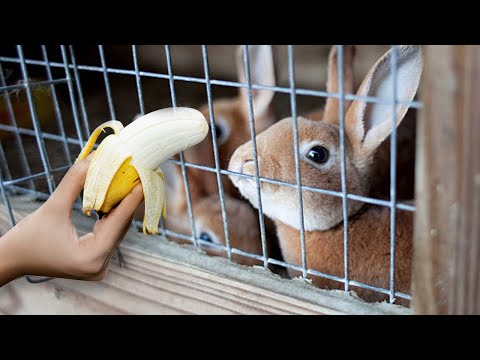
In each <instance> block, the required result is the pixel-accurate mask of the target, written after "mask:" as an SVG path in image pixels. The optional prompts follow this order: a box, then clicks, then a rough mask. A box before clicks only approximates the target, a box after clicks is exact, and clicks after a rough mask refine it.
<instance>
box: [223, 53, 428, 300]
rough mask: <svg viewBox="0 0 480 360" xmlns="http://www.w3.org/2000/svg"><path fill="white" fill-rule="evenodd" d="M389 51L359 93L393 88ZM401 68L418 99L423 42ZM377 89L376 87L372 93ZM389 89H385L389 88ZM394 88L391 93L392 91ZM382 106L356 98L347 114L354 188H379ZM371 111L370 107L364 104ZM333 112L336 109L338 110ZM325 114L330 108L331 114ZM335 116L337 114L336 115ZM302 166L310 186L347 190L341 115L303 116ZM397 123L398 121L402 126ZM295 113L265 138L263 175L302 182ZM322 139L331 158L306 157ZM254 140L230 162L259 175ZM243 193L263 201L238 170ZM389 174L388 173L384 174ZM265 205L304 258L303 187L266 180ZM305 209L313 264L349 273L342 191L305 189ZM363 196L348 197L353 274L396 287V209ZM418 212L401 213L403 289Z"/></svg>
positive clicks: (286, 252) (289, 255)
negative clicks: (392, 242) (392, 238)
mask: <svg viewBox="0 0 480 360" xmlns="http://www.w3.org/2000/svg"><path fill="white" fill-rule="evenodd" d="M390 54H391V52H389V53H387V54H385V55H384V56H383V57H382V58H381V59H380V60H379V61H378V62H377V63H376V64H375V65H374V67H373V68H372V70H371V71H370V72H369V74H368V75H367V77H366V78H365V80H364V82H363V83H362V85H361V86H360V88H359V91H358V95H359V96H366V95H368V96H372V93H373V95H376V93H375V91H383V92H385V91H387V92H388V91H389V89H390V88H389V85H390V81H391V80H390V78H389V77H388V76H386V75H385V74H388V73H387V70H388V69H389V56H390ZM399 61H401V66H402V67H401V68H399V69H400V70H399V73H400V72H401V74H402V76H401V77H399V82H401V81H403V82H404V83H402V86H404V87H403V88H402V93H401V94H399V95H401V96H402V99H403V100H408V99H410V100H412V99H413V97H414V95H415V92H416V90H417V88H418V83H419V80H420V75H421V70H422V67H423V62H422V56H421V48H419V47H415V46H412V47H402V48H401V49H400V51H399ZM371 92H372V93H371ZM381 94H382V95H383V96H385V93H381ZM387 94H388V93H387ZM384 109H385V108H384V107H382V106H378V105H368V106H364V105H362V103H361V101H359V100H355V101H354V102H352V104H351V106H350V107H349V109H348V111H347V113H346V118H345V125H346V126H345V135H346V138H345V155H346V158H345V160H346V172H347V192H348V193H349V194H357V195H369V194H370V193H371V192H374V191H375V190H376V189H375V188H372V186H373V187H375V186H376V184H378V183H379V182H381V179H378V178H377V176H378V171H377V170H378V168H377V166H378V157H376V154H377V151H378V149H379V147H380V146H381V145H382V144H384V143H385V139H386V138H388V136H389V134H390V131H391V119H390V117H391V113H389V112H388V111H387V112H385V111H383V110H384ZM361 110H364V111H361ZM406 110H407V108H406V107H405V106H403V105H402V106H398V107H397V114H396V115H397V121H398V122H400V121H401V120H402V119H403V117H404V116H405V113H406ZM330 114H331V113H330ZM325 116H327V114H326V113H325ZM330 116H331V115H330ZM297 122H298V133H299V139H300V144H299V147H300V164H299V165H300V170H301V177H302V185H307V186H311V187H315V188H321V189H323V190H333V191H337V192H340V191H341V190H342V189H341V157H340V149H339V137H340V135H339V126H338V124H337V123H336V121H334V119H332V118H330V119H326V118H325V119H324V121H313V120H309V119H306V118H302V117H299V118H298V119H297ZM398 122H397V125H398ZM293 145H294V144H293V131H292V120H291V119H290V118H287V119H284V120H282V121H280V122H278V123H276V124H275V125H273V126H272V127H270V128H269V129H267V130H266V131H264V132H263V133H261V134H260V135H259V136H258V137H257V147H258V155H259V171H260V176H263V177H267V178H272V179H277V180H282V181H286V182H289V183H293V184H294V183H295V182H296V177H295V161H294V156H293V151H292V150H293V149H294V146H293ZM316 145H321V146H324V147H325V148H327V149H328V150H329V152H330V157H329V160H328V161H327V162H326V163H325V164H322V165H320V164H316V163H314V162H312V161H311V160H308V159H307V158H306V153H307V152H308V150H309V149H310V148H311V146H316ZM251 159H252V146H251V143H246V144H244V145H242V146H240V147H239V148H238V149H237V151H236V152H235V153H234V155H233V156H232V159H231V161H230V165H229V168H230V169H231V170H232V171H235V172H240V173H244V174H253V166H252V165H253V162H252V161H251ZM231 179H232V181H233V183H234V184H235V186H237V187H238V188H239V190H240V191H241V193H242V195H244V196H245V197H246V198H248V199H249V200H250V202H251V203H252V204H253V205H254V206H256V205H257V204H256V202H257V200H256V196H254V193H255V192H254V190H255V187H254V183H253V182H252V180H249V179H244V178H239V177H235V176H231ZM384 181H385V180H384ZM261 189H262V200H263V205H264V212H265V213H266V214H267V215H268V216H270V217H271V218H273V219H274V220H275V222H276V224H277V234H278V238H279V241H280V246H281V248H282V253H283V256H284V258H285V259H287V261H289V262H290V261H291V262H293V263H295V264H299V261H300V259H301V253H300V245H299V244H300V243H299V236H298V232H299V229H300V225H299V218H298V208H297V206H298V205H297V189H296V188H292V187H286V186H280V185H276V184H268V183H262V185H261ZM302 195H303V210H304V211H303V215H304V227H305V229H306V230H307V233H306V247H307V249H306V250H307V256H308V258H307V260H308V261H307V266H308V267H309V268H312V269H315V270H319V271H322V272H324V273H327V274H331V275H337V276H343V225H342V222H343V211H342V210H343V209H342V198H341V197H338V196H332V195H330V194H322V193H318V192H312V191H307V190H303V191H302ZM362 207H364V205H363V204H362V203H361V202H359V201H351V200H350V201H348V216H349V221H348V225H349V236H350V248H349V255H350V262H349V265H350V266H351V268H352V269H351V274H350V279H353V280H357V281H361V282H365V283H367V284H369V285H374V286H382V287H385V288H388V286H387V285H388V276H389V272H388V268H389V267H388V263H389V221H390V218H389V216H388V215H389V209H388V208H380V207H376V206H367V207H364V209H365V211H363V210H360V209H362ZM412 221H413V215H412V214H410V213H406V212H398V218H397V222H396V224H397V232H396V244H397V248H396V256H397V259H396V260H397V262H396V266H397V267H396V269H397V272H396V282H397V287H396V289H397V291H398V290H400V289H401V290H400V291H403V292H407V293H408V292H409V289H410V277H411V273H410V272H411V269H410V265H411V248H412V244H411V243H412V226H413V225H412ZM316 283H317V284H319V285H320V286H327V287H334V286H336V287H335V288H338V283H337V284H336V285H332V284H331V283H330V282H326V281H324V280H321V279H320V280H316ZM358 293H359V295H360V296H361V297H363V298H364V299H366V300H368V301H376V300H378V299H381V298H382V296H380V297H379V296H376V295H375V294H372V293H370V294H369V292H366V291H363V290H359V291H358Z"/></svg>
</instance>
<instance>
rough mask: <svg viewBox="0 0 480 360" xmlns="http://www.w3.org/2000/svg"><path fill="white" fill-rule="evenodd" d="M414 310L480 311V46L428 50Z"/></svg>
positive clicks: (420, 137) (420, 148) (420, 134)
mask: <svg viewBox="0 0 480 360" xmlns="http://www.w3.org/2000/svg"><path fill="white" fill-rule="evenodd" d="M423 76H424V78H423V86H422V97H423V99H422V100H423V102H424V109H423V110H422V111H421V114H420V121H419V132H418V141H419V142H418V146H417V149H418V153H417V171H416V174H417V179H416V199H417V216H416V224H415V258H414V279H413V301H412V305H413V307H414V309H415V313H417V314H479V313H480V296H479V294H480V276H479V270H480V267H479V259H480V244H479V243H480V222H479V216H480V212H479V207H480V157H479V156H478V155H479V154H480V123H479V114H480V101H479V100H478V98H479V96H480V47H479V46H453V45H442V46H438V45H435V46H426V48H425V70H424V75H423Z"/></svg>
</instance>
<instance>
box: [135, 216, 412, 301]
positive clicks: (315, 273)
mask: <svg viewBox="0 0 480 360" xmlns="http://www.w3.org/2000/svg"><path fill="white" fill-rule="evenodd" d="M135 226H136V227H137V228H138V229H141V228H142V222H141V221H135ZM166 232H167V235H168V236H170V237H176V238H179V239H182V240H187V241H192V238H191V236H188V235H185V234H180V233H177V232H175V231H171V230H167V231H166ZM198 242H199V244H201V245H206V246H209V247H211V248H214V249H217V250H227V247H226V246H225V245H221V244H213V243H210V242H206V241H203V240H202V239H198ZM232 254H236V255H240V256H244V257H248V258H250V259H255V260H259V261H262V260H263V255H257V254H252V253H248V252H245V251H242V250H240V249H237V248H232ZM268 263H269V264H272V265H277V266H281V267H284V268H286V269H291V270H296V271H302V270H303V268H302V267H301V266H297V265H293V264H290V263H287V262H285V261H281V260H277V259H273V258H269V259H268ZM307 273H308V274H309V275H313V276H318V277H321V278H325V279H329V280H333V281H336V282H339V283H344V282H345V278H343V277H338V276H334V275H328V274H324V273H322V272H319V271H316V270H311V269H309V270H308V271H307ZM349 284H350V285H352V286H358V287H359V288H363V289H368V290H372V291H376V292H379V293H382V294H385V295H388V294H389V292H390V290H389V289H384V288H380V287H376V286H372V285H368V284H365V283H361V282H359V281H354V280H349ZM395 296H396V297H399V298H402V299H407V300H411V299H412V298H411V295H409V294H405V293H402V292H396V293H395Z"/></svg>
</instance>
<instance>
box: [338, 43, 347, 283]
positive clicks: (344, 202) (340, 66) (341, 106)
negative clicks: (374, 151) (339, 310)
mask: <svg viewBox="0 0 480 360" xmlns="http://www.w3.org/2000/svg"><path fill="white" fill-rule="evenodd" d="M337 69H338V71H337V73H338V92H339V94H340V101H339V102H338V110H339V117H340V129H339V130H340V159H341V182H342V210H343V272H344V277H345V291H348V287H349V276H348V275H349V272H348V270H349V268H348V198H347V164H346V155H345V97H344V92H343V45H337Z"/></svg>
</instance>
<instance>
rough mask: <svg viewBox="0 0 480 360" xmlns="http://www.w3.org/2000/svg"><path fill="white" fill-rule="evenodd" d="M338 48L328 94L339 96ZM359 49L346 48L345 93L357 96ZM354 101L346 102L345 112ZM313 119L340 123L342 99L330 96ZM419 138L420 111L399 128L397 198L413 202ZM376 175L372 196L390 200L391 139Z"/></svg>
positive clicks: (408, 116) (332, 52)
mask: <svg viewBox="0 0 480 360" xmlns="http://www.w3.org/2000/svg"><path fill="white" fill-rule="evenodd" d="M337 49H338V47H337V45H333V46H332V48H331V50H330V54H329V58H328V75H327V92H328V93H338V92H339V88H338V70H337V67H338V65H337ZM355 52H356V49H355V46H353V45H344V46H343V56H342V58H343V59H342V60H343V93H344V94H354V92H355V89H356V87H355V73H354V57H355ZM351 103H352V101H351V100H346V99H345V101H344V109H345V112H346V111H347V110H348V108H349V106H350V104H351ZM306 118H308V119H311V120H323V121H326V122H328V123H330V124H337V125H339V123H340V115H339V100H338V99H337V98H334V97H329V98H328V99H327V102H326V104H325V108H324V109H320V110H315V111H313V112H311V113H308V114H307V115H306ZM415 138H416V109H409V110H408V111H407V113H406V115H405V118H404V119H403V121H402V122H401V123H400V125H399V126H398V128H397V166H396V168H397V177H396V191H397V199H411V198H413V197H414V192H415ZM375 158H376V161H375V174H376V176H375V177H374V179H372V186H371V192H370V196H372V197H374V198H380V199H385V198H386V199H389V198H390V138H388V139H386V140H385V142H383V143H382V145H380V147H379V148H378V150H377V153H376V154H375Z"/></svg>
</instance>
